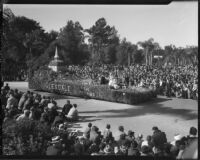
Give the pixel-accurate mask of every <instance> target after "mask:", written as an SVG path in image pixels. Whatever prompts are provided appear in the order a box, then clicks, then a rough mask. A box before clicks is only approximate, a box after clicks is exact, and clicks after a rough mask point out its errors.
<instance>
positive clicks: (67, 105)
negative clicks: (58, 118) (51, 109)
mask: <svg viewBox="0 0 200 160" xmlns="http://www.w3.org/2000/svg"><path fill="white" fill-rule="evenodd" d="M71 108H72V105H71V104H70V100H67V104H65V105H64V106H63V109H62V112H63V113H64V114H65V115H67V114H68V113H69V111H70V109H71Z"/></svg>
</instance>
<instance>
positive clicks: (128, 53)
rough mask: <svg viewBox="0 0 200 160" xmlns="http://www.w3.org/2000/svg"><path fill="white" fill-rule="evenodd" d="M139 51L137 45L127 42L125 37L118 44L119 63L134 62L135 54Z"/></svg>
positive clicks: (127, 63) (128, 63)
mask: <svg viewBox="0 0 200 160" xmlns="http://www.w3.org/2000/svg"><path fill="white" fill-rule="evenodd" d="M136 51H137V46H136V45H134V44H131V42H127V41H126V39H125V38H124V39H123V40H122V42H121V43H120V44H119V46H118V50H117V63H118V64H123V65H130V64H131V62H134V54H135V53H136Z"/></svg>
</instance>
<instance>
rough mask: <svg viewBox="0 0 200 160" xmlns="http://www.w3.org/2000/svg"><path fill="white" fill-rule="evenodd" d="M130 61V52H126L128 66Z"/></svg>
mask: <svg viewBox="0 0 200 160" xmlns="http://www.w3.org/2000/svg"><path fill="white" fill-rule="evenodd" d="M130 61H131V59H130V52H128V66H130V63H131V62H130Z"/></svg>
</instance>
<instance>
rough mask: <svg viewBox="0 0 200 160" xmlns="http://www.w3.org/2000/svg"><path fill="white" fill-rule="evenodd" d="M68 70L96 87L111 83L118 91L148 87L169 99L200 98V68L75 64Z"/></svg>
mask: <svg viewBox="0 0 200 160" xmlns="http://www.w3.org/2000/svg"><path fill="white" fill-rule="evenodd" d="M68 71H69V74H71V75H73V76H75V77H77V79H91V80H92V82H93V83H95V84H108V85H110V86H111V88H115V89H119V88H134V87H147V88H154V89H156V90H157V92H158V94H160V95H165V96H168V97H177V98H185V99H198V66H193V65H187V66H174V67H160V68H158V67H150V66H144V65H131V66H130V67H126V66H114V65H95V66H94V65H90V66H89V65H86V66H73V65H72V66H69V68H68Z"/></svg>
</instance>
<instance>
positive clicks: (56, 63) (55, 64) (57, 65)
mask: <svg viewBox="0 0 200 160" xmlns="http://www.w3.org/2000/svg"><path fill="white" fill-rule="evenodd" d="M48 67H49V68H51V69H52V70H53V71H54V72H58V71H60V69H62V68H63V67H64V62H63V60H61V59H60V57H59V55H58V49H57V46H56V49H55V56H54V59H53V60H52V61H50V63H49V66H48Z"/></svg>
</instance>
